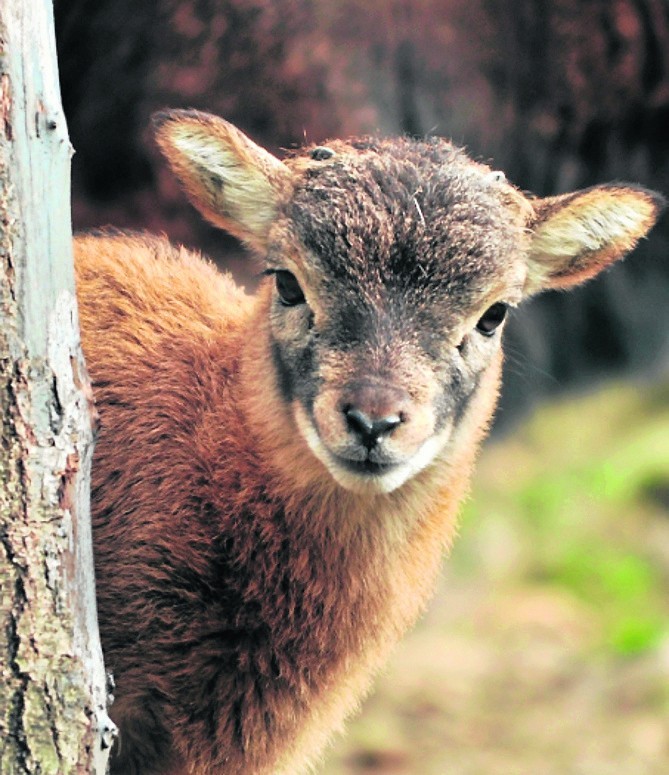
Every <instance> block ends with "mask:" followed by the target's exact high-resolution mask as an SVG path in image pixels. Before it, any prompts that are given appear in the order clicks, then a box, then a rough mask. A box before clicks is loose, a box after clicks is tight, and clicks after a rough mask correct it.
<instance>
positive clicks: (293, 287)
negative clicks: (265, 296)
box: [275, 269, 304, 307]
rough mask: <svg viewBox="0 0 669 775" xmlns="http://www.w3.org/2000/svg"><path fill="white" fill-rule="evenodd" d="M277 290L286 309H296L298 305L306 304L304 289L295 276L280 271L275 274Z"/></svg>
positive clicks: (282, 270)
mask: <svg viewBox="0 0 669 775" xmlns="http://www.w3.org/2000/svg"><path fill="white" fill-rule="evenodd" d="M275 278H276V290H277V292H278V294H279V299H280V301H281V303H282V304H283V305H284V306H285V307H294V306H295V305H297V304H303V303H304V294H303V293H302V288H300V284H299V283H298V282H297V279H296V278H295V275H294V274H291V273H290V272H286V271H285V270H284V269H280V270H279V271H277V272H276V273H275Z"/></svg>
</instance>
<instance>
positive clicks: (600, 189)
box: [526, 184, 665, 294]
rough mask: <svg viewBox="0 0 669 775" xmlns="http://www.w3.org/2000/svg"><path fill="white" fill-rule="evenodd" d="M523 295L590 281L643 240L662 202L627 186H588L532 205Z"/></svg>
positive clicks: (639, 188)
mask: <svg viewBox="0 0 669 775" xmlns="http://www.w3.org/2000/svg"><path fill="white" fill-rule="evenodd" d="M532 205H533V209H534V217H533V219H532V221H531V223H530V230H531V243H530V253H529V259H528V279H527V284H526V292H527V293H528V294H531V293H536V292H538V291H540V290H543V289H545V288H567V287H569V286H571V285H576V284H577V283H581V282H584V281H585V280H587V279H589V278H590V277H594V275H596V274H597V273H598V272H600V271H601V270H602V269H604V268H605V267H607V266H609V264H612V263H613V262H614V261H617V260H618V259H620V258H622V257H623V256H624V255H625V254H626V253H627V252H629V251H630V250H631V249H632V248H633V247H634V246H635V245H636V243H637V242H638V241H639V239H641V238H642V237H644V236H645V235H646V234H647V233H648V231H649V230H650V228H651V227H652V226H653V224H654V223H655V221H656V220H657V218H658V216H659V215H660V213H661V211H662V209H663V207H664V205H665V201H664V199H663V198H662V197H661V196H660V195H659V194H657V193H655V192H654V191H649V190H647V189H645V188H642V187H641V186H635V185H631V184H608V185H601V186H593V187H592V188H587V189H584V190H582V191H576V192H574V193H571V194H563V195H562V196H556V197H548V198H545V199H536V200H533V202H532Z"/></svg>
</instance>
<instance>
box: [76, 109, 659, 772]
mask: <svg viewBox="0 0 669 775" xmlns="http://www.w3.org/2000/svg"><path fill="white" fill-rule="evenodd" d="M156 126H157V138H158V143H159V145H160V147H161V149H162V150H163V152H164V153H165V155H166V156H167V159H168V160H169V162H170V164H171V166H172V169H173V170H174V172H175V173H176V175H177V177H178V178H179V179H180V180H181V182H182V183H183V185H184V186H185V189H186V191H187V192H188V194H189V196H190V198H191V199H192V201H193V203H194V204H195V206H196V207H198V208H199V209H200V210H201V212H202V213H203V214H204V215H205V216H206V217H207V218H208V219H210V220H211V221H212V222H213V223H215V224H218V225H220V226H222V227H223V228H225V229H227V230H228V231H230V232H232V233H233V234H236V235H237V236H239V237H241V238H242V239H243V240H245V241H246V242H247V243H248V244H249V245H250V246H251V247H253V248H254V249H255V250H256V251H258V252H259V253H260V254H261V255H262V257H263V261H264V274H265V275H266V278H265V279H264V280H263V281H262V283H261V285H260V289H259V291H258V293H257V294H256V295H255V296H247V295H246V294H245V293H244V292H243V291H242V290H240V289H239V288H237V287H235V285H234V284H233V282H232V280H231V279H230V278H229V277H227V276H224V275H221V274H219V273H218V272H217V271H215V269H214V268H212V266H210V265H209V264H207V263H206V262H204V261H203V260H202V259H201V258H200V257H199V256H196V255H193V254H192V253H189V252H187V251H185V250H184V249H181V248H175V247H172V246H171V245H169V244H168V243H167V242H166V241H165V240H163V239H160V238H157V237H149V236H141V235H130V234H121V233H108V234H106V235H102V236H82V237H80V238H78V239H77V241H76V260H77V273H78V293H79V301H80V308H81V323H82V330H83V344H84V351H85V354H86V358H87V361H88V365H89V368H90V372H91V375H92V380H93V389H94V394H95V399H96V402H97V407H98V410H99V414H100V418H101V427H100V432H99V438H98V442H97V447H96V452H95V461H94V470H93V493H92V497H93V511H94V531H95V557H96V569H97V585H98V599H99V611H100V627H101V634H102V642H103V647H104V652H105V655H106V660H107V665H108V666H109V668H110V669H111V670H112V671H113V672H114V675H115V677H116V686H117V692H116V695H117V696H116V701H115V703H114V705H113V707H112V710H111V713H112V716H113V717H114V719H115V721H116V723H117V724H118V725H119V727H120V732H121V734H120V743H119V745H118V750H117V751H116V753H115V756H114V759H113V765H112V770H113V772H115V773H124V775H131V774H132V773H145V774H146V773H171V774H172V775H176V773H190V775H196V774H199V775H212V773H225V774H226V775H242V774H243V775H269V773H272V774H275V773H285V774H286V775H288V774H290V775H295V773H299V772H303V771H304V770H305V769H307V768H308V767H309V765H310V763H313V761H314V760H315V757H317V755H318V754H319V752H320V751H321V749H322V747H323V745H324V744H325V742H326V741H327V739H328V738H329V737H330V735H331V734H332V732H333V730H336V729H338V728H339V727H340V726H341V724H342V721H343V719H344V718H345V717H346V716H347V714H349V713H350V712H351V711H352V710H353V709H354V708H355V707H356V704H357V703H358V702H359V700H360V697H361V696H362V695H363V694H364V693H365V691H367V689H368V686H369V683H370V678H371V676H372V675H373V674H374V672H375V670H376V669H377V668H378V667H379V666H380V665H382V664H383V662H384V661H385V659H386V657H387V655H388V652H389V650H390V649H391V647H392V646H393V644H394V643H395V642H396V641H397V639H398V638H399V637H400V636H401V635H402V633H403V632H404V631H405V630H406V629H407V628H408V627H409V626H410V625H411V624H412V623H413V622H414V620H415V619H416V617H417V616H418V615H419V613H420V612H421V610H422V609H423V607H424V606H425V603H426V600H427V599H428V598H429V596H430V593H431V591H432V588H433V585H434V581H435V576H436V574H437V570H438V567H439V562H440V558H441V557H442V553H443V552H444V550H445V549H446V548H448V546H449V544H450V542H451V539H452V536H453V531H454V522H455V518H456V512H457V508H458V504H459V502H460V500H461V498H462V497H463V494H464V493H465V491H466V489H467V483H468V479H469V475H470V471H471V467H472V463H473V460H474V457H475V455H476V450H477V446H478V444H479V442H480V440H481V437H482V436H483V434H484V432H485V430H486V427H487V426H488V423H489V420H490V417H491V414H492V412H493V408H494V405H495V401H496V396H497V390H498V382H499V375H500V364H501V360H502V355H501V350H500V335H501V329H502V324H503V321H504V317H505V314H506V312H507V309H508V308H509V307H512V306H515V305H516V304H518V303H519V302H520V301H521V300H522V299H523V298H525V297H527V296H528V295H530V294H533V293H536V292H538V291H540V290H542V289H544V288H556V287H567V286H570V285H573V284H574V283H577V282H580V281H582V280H586V279H587V278H589V277H591V276H592V275H594V274H596V273H597V272H598V271H599V270H600V269H602V268H604V267H605V266H607V265H608V264H610V263H611V262H612V261H615V260H616V259H618V258H619V257H620V256H621V255H622V254H623V253H625V252H626V251H628V250H629V249H630V248H632V247H633V245H634V244H635V243H636V241H637V240H638V239H639V238H640V237H642V236H643V235H644V234H645V233H646V232H647V230H648V229H649V228H650V227H651V225H652V224H653V222H654V220H655V218H656V217H657V215H658V212H659V210H660V207H661V200H660V197H659V196H657V195H656V194H654V193H652V192H650V191H646V190H644V189H642V188H638V187H635V186H630V185H618V184H615V185H608V186H596V187H594V188H590V189H587V190H585V191H580V192H576V193H573V194H568V195H565V196H559V197H553V198H549V199H533V198H528V197H526V196H524V195H523V194H522V193H520V192H519V191H518V190H517V189H515V188H514V187H513V186H511V185H510V184H509V183H507V182H506V181H505V179H504V176H503V175H502V174H501V173H499V172H493V171H491V170H490V169H489V168H488V167H486V166H485V165H483V164H478V163H476V162H473V161H471V160H470V159H468V158H467V157H466V156H465V154H464V153H463V152H462V151H461V150H459V149H458V148H456V147H454V146H453V145H451V144H450V143H448V142H446V141H445V140H441V139H434V138H433V139H427V140H424V141H413V140H409V139H395V140H376V139H364V140H354V141H351V142H340V141H337V142H333V143H332V144H330V145H329V146H327V147H323V146H319V147H311V148H307V149H305V150H303V151H301V152H298V153H297V154H295V155H294V156H292V157H291V158H288V159H286V160H285V161H283V162H282V161H279V160H278V159H276V158H275V157H273V156H272V155H270V154H269V153H267V152H266V151H264V150H262V149H261V148H259V147H257V146H256V145H254V143H252V142H251V141H250V140H249V139H248V138H247V137H245V136H244V135H243V134H242V133H241V132H239V131H238V130H237V129H235V128H234V127H233V126H231V125H230V124H228V123H226V122H225V121H223V120H221V119H218V118H214V117H212V116H209V115H205V114H202V113H197V112H193V111H173V112H169V113H165V114H161V115H160V116H158V118H157V121H156Z"/></svg>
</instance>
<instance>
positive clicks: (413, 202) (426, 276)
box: [286, 139, 525, 304]
mask: <svg viewBox="0 0 669 775" xmlns="http://www.w3.org/2000/svg"><path fill="white" fill-rule="evenodd" d="M329 147H330V148H331V149H332V150H333V151H334V155H333V156H332V157H331V158H328V159H324V160H320V161H319V160H317V159H312V158H311V154H310V153H308V152H306V153H305V155H304V156H302V157H296V158H295V159H293V160H292V161H291V162H289V163H290V164H291V166H292V167H293V168H294V170H295V172H296V173H297V183H296V185H295V188H294V191H293V195H292V197H291V200H290V201H289V202H288V204H287V210H288V212H287V213H286V215H287V216H288V219H289V222H290V223H291V224H292V228H293V230H294V231H295V232H296V235H297V238H298V239H299V241H300V242H301V243H302V245H303V246H304V248H306V251H305V252H306V256H305V260H306V261H307V262H309V263H315V264H316V267H315V268H316V269H317V270H318V275H319V277H322V278H325V279H324V280H323V281H324V282H325V283H328V282H332V283H337V284H338V285H340V286H341V284H344V285H347V286H350V288H351V290H353V289H356V288H358V289H359V288H364V289H365V292H366V293H367V294H369V293H371V292H373V291H374V289H377V290H378V291H379V292H382V291H383V292H387V291H388V290H389V289H390V290H395V291H397V292H402V293H403V294H405V295H407V294H408V295H411V294H414V293H417V294H420V295H421V298H424V296H425V294H426V292H427V293H430V292H436V293H438V294H439V295H440V296H443V295H445V294H446V295H448V296H450V297H452V298H454V299H457V300H459V301H461V302H462V303H463V304H468V303H472V302H473V301H474V300H475V299H476V297H478V296H481V295H484V294H485V293H487V292H490V291H492V290H493V289H494V286H496V285H501V286H502V287H504V286H505V285H508V284H509V283H514V282H516V283H518V282H519V278H518V277H517V275H518V270H519V266H520V256H521V253H522V249H523V241H524V226H525V221H524V217H523V206H522V203H523V201H524V200H523V198H522V197H521V195H520V194H518V193H517V192H515V190H514V189H513V188H512V187H511V186H509V185H508V184H506V183H505V182H503V181H499V180H498V179H496V178H495V177H494V176H493V175H491V172H490V169H489V168H488V167H486V166H484V165H480V164H477V163H475V162H473V161H471V160H470V159H468V158H467V156H466V155H465V154H464V152H462V151H461V150H460V149H458V148H456V147H454V146H453V145H451V144H450V143H448V142H446V141H444V140H440V139H433V140H428V141H424V142H418V141H411V140H408V139H399V140H386V141H359V142H356V143H350V144H349V143H341V142H337V143H334V144H332V145H331V146H329ZM520 279H522V278H520Z"/></svg>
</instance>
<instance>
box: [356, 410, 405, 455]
mask: <svg viewBox="0 0 669 775" xmlns="http://www.w3.org/2000/svg"><path fill="white" fill-rule="evenodd" d="M344 414H345V415H346V422H347V423H348V427H349V430H351V431H353V433H356V434H357V435H358V436H360V438H361V439H362V442H363V443H364V444H366V445H367V446H371V445H372V444H374V443H375V442H376V441H377V440H378V439H379V438H380V437H381V436H385V435H387V434H389V433H390V432H391V431H393V430H394V429H395V428H396V427H397V426H398V425H400V424H401V423H402V418H401V417H400V415H398V414H391V415H387V416H386V417H380V418H378V419H373V418H371V417H370V416H369V415H368V414H366V413H365V412H363V411H362V410H361V409H358V408H356V407H354V406H346V407H345V408H344Z"/></svg>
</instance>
